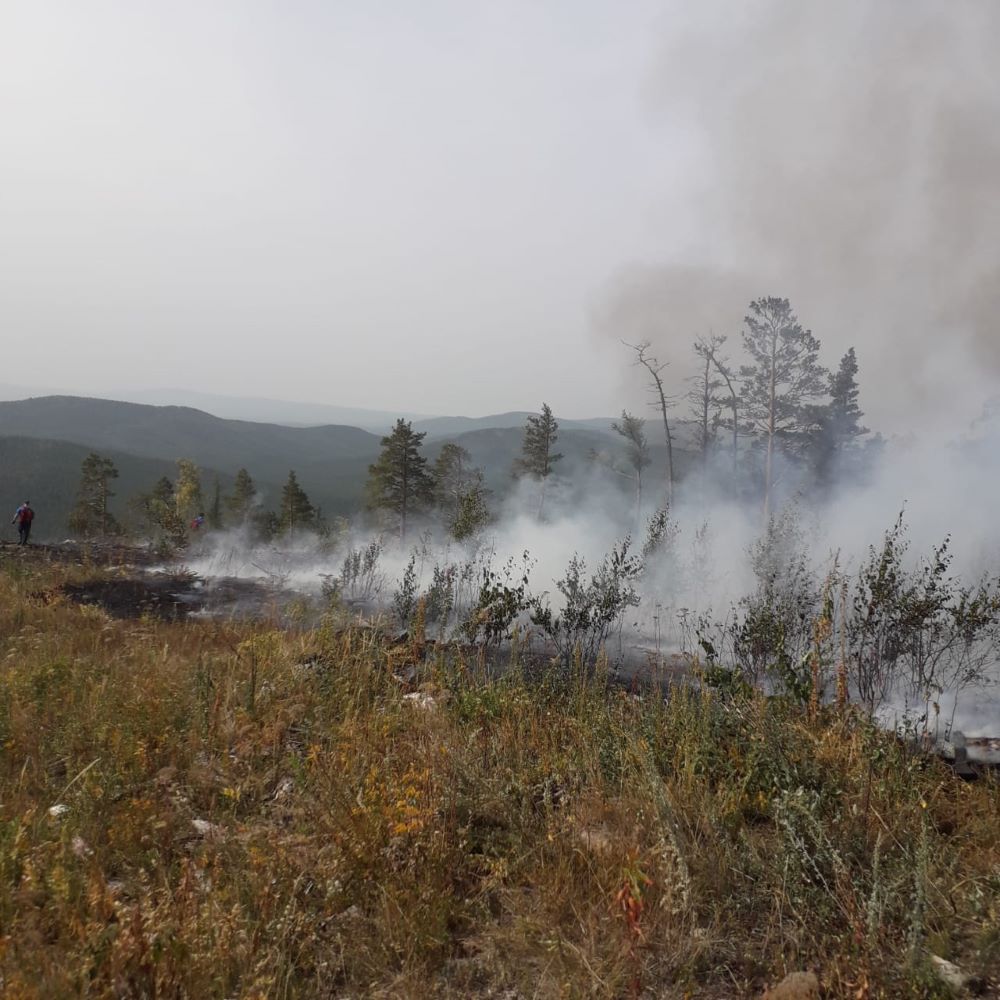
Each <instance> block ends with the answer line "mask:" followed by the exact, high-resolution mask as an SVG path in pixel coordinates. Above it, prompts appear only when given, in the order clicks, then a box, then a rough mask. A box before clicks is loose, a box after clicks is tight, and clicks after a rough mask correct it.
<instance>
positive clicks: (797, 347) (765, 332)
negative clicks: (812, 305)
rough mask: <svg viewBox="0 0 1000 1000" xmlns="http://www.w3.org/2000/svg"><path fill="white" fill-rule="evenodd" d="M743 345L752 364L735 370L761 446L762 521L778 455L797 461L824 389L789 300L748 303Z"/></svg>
mask: <svg viewBox="0 0 1000 1000" xmlns="http://www.w3.org/2000/svg"><path fill="white" fill-rule="evenodd" d="M744 324H745V327H746V329H745V330H744V332H743V345H744V347H745V348H746V351H747V353H748V354H749V355H750V358H751V364H749V365H743V366H742V367H741V368H740V376H741V378H742V381H743V393H742V411H743V419H744V420H745V421H746V422H747V423H748V424H749V425H750V427H751V428H752V429H754V430H755V431H756V432H757V433H758V434H759V435H760V437H761V439H762V441H763V445H764V456H765V457H764V487H763V491H764V517H765V519H768V518H769V517H770V515H771V511H772V507H773V500H774V486H775V478H776V472H777V467H776V462H777V458H778V455H779V454H783V455H785V456H790V457H796V458H797V457H800V456H801V455H802V454H803V453H804V452H805V451H806V450H807V448H808V445H809V442H810V440H811V439H812V436H813V434H814V432H815V430H816V427H817V417H816V406H815V400H816V399H817V398H818V397H820V396H821V395H823V393H824V391H825V390H826V387H827V380H828V377H829V376H828V373H827V371H826V369H825V368H823V366H822V365H821V364H820V363H819V341H818V340H817V339H816V338H815V337H814V336H813V335H812V332H811V331H810V330H806V329H804V328H803V327H802V325H801V324H800V323H799V321H798V318H797V317H796V315H795V313H794V312H793V311H792V307H791V305H790V304H789V302H788V299H778V298H762V299H757V300H756V301H754V302H751V303H750V311H749V312H748V313H747V315H746V318H745V319H744Z"/></svg>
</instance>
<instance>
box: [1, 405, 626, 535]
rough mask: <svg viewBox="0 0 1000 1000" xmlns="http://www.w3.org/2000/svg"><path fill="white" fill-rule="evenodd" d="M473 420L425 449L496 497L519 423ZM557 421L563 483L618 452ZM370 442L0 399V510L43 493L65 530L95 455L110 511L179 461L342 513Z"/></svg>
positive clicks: (331, 430) (580, 427)
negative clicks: (461, 461)
mask: <svg viewBox="0 0 1000 1000" xmlns="http://www.w3.org/2000/svg"><path fill="white" fill-rule="evenodd" d="M487 419H488V418H487ZM483 423H484V421H483V420H473V421H469V425H471V427H470V429H468V430H466V431H465V433H461V428H462V426H463V425H462V424H459V425H456V427H455V428H454V429H453V430H452V432H451V433H440V431H443V430H445V428H444V427H439V428H436V429H437V430H438V431H439V433H438V434H434V433H433V431H434V430H435V428H428V430H429V431H431V433H430V434H429V435H428V438H427V440H426V442H425V452H426V454H427V456H428V458H429V459H430V460H431V461H433V460H434V458H435V457H436V455H437V453H438V451H439V450H440V448H441V447H442V446H443V445H444V444H445V443H446V442H448V441H454V442H455V443H457V444H460V445H462V446H463V447H465V448H466V449H467V450H468V451H469V453H470V456H471V459H472V461H473V462H474V463H475V464H476V465H479V466H480V467H482V468H483V469H484V471H485V473H486V481H487V485H488V486H489V487H490V488H491V489H492V490H493V491H494V493H495V494H502V493H503V492H504V491H505V490H506V489H507V488H508V487H509V486H510V484H511V472H510V470H511V465H512V462H513V460H514V458H515V457H516V456H517V454H518V452H519V450H520V446H521V441H522V437H523V422H521V423H520V426H511V424H512V423H513V421H507V422H505V423H506V424H507V426H499V427H488V426H483ZM566 423H567V426H566V427H560V430H559V439H558V450H559V451H560V452H561V453H562V454H563V455H564V456H565V458H564V461H563V462H561V463H560V473H561V474H563V475H565V476H569V477H573V478H581V473H582V472H583V470H584V467H585V466H587V465H588V463H589V461H590V455H591V453H592V452H594V451H605V450H614V449H615V448H620V447H621V445H620V440H619V439H618V438H617V436H616V435H614V434H611V433H608V432H607V431H603V430H600V429H598V428H599V427H600V425H601V423H602V422H601V421H594V422H582V421H581V422H578V421H567V422H566ZM588 425H591V426H588ZM593 425H596V426H593ZM456 431H457V432H456ZM32 439H34V441H32ZM380 447H381V437H380V436H379V435H378V434H373V433H370V432H368V431H365V430H361V429H360V428H357V427H348V426H341V425H328V426H322V427H289V426H284V425H280V424H266V423H252V422H250V421H244V420H226V419H222V418H220V417H215V416H212V415H210V414H208V413H203V412H202V411H201V410H196V409H192V408H190V407H181V406H149V405H144V404H138V403H124V402H117V401H113V400H105V399H91V398H85V397H78V396H41V397H36V398H33V399H25V400H18V401H14V402H0V504H2V503H6V504H7V505H10V504H11V503H13V504H14V505H15V506H16V503H17V502H18V501H20V500H23V499H24V498H25V496H28V497H29V498H30V499H31V500H32V501H33V502H36V503H38V504H39V505H40V504H41V502H42V500H41V498H43V497H44V498H46V501H47V506H48V510H49V514H48V516H46V518H45V519H44V521H43V519H42V518H41V515H40V517H39V525H38V528H39V531H40V532H41V531H42V525H43V524H46V525H47V528H46V531H45V535H46V537H54V536H55V535H57V534H58V535H61V534H64V533H65V532H66V530H67V529H66V521H65V518H66V515H67V514H68V512H69V508H70V507H71V506H72V502H73V496H74V494H75V489H76V484H77V482H78V481H79V473H80V464H81V462H82V460H83V458H84V457H85V456H86V454H87V453H88V452H90V451H95V452H98V453H99V454H101V455H104V456H106V457H108V458H111V459H112V460H113V461H114V463H115V465H116V466H117V468H118V470H119V472H120V474H121V475H120V479H119V480H118V481H117V482H116V484H115V491H116V493H117V494H118V496H117V498H116V500H115V502H114V504H113V505H112V506H113V508H114V510H115V512H116V513H118V514H119V515H120V514H121V513H123V512H124V507H125V503H126V501H127V500H128V499H130V498H131V497H133V496H135V495H136V494H137V493H140V492H145V491H148V490H149V489H151V488H152V486H153V484H154V483H155V482H156V480H157V479H159V478H160V477H161V476H163V475H166V476H168V477H170V478H171V479H172V478H173V477H174V475H175V473H176V467H175V464H174V463H175V462H176V460H177V459H179V458H189V459H192V460H193V461H194V462H196V463H197V464H198V465H199V466H200V467H201V469H202V473H203V475H202V485H203V488H204V490H205V492H206V495H207V494H208V493H209V492H210V491H211V489H212V488H213V483H214V478H215V476H216V475H218V476H219V477H220V482H221V483H222V486H223V489H228V486H229V484H230V483H231V481H232V477H233V476H234V475H235V473H236V472H237V471H238V470H239V469H240V468H246V469H248V470H249V472H250V474H251V475H252V476H253V478H254V482H255V483H256V484H257V487H258V489H259V490H260V493H261V499H262V501H263V503H264V504H265V506H268V507H276V506H277V504H278V501H279V497H280V492H281V485H282V484H283V483H284V482H285V480H286V478H287V476H288V473H289V471H290V470H293V469H294V470H295V472H296V474H297V477H298V479H299V482H300V483H301V485H302V486H303V488H304V489H305V490H306V492H307V493H308V495H309V497H310V499H311V500H312V502H313V503H314V504H317V505H319V506H321V507H322V508H323V510H324V511H325V512H326V513H327V514H328V515H329V514H351V513H352V512H354V511H356V510H357V509H358V508H359V507H360V505H361V503H362V499H363V496H364V488H365V481H366V479H367V477H368V467H369V465H370V464H371V463H372V462H374V461H375V459H376V458H377V456H378V454H379V450H380ZM12 509H13V508H12Z"/></svg>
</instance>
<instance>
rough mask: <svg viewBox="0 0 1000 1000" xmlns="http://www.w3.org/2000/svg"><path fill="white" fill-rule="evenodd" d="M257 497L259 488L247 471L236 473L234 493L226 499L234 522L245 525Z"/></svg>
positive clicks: (242, 470) (241, 470)
mask: <svg viewBox="0 0 1000 1000" xmlns="http://www.w3.org/2000/svg"><path fill="white" fill-rule="evenodd" d="M256 497H257V487H256V486H255V485H254V481H253V480H252V479H251V478H250V473H249V472H247V470H246V469H240V471H239V472H237V473H236V480H235V481H234V482H233V492H232V493H231V494H230V495H229V496H228V497H226V501H225V503H226V510H227V511H229V513H230V514H231V515H232V519H233V521H235V522H236V523H237V524H243V523H244V522H245V521H246V520H247V518H248V517H249V516H250V512H251V511H252V510H253V508H254V504H255V501H256Z"/></svg>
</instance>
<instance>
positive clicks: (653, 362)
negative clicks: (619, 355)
mask: <svg viewBox="0 0 1000 1000" xmlns="http://www.w3.org/2000/svg"><path fill="white" fill-rule="evenodd" d="M622 343H623V344H624V345H625V346H626V347H627V348H629V349H630V350H632V351H634V352H635V362H634V363H635V364H637V365H639V366H640V367H642V368H645V369H646V372H647V374H648V375H649V383H650V391H651V392H652V393H653V396H654V402H653V403H652V406H653V407H654V408H656V409H659V411H660V415H661V416H662V417H663V436H664V440H665V442H666V445H667V506H668V507H672V506H673V502H674V438H673V434H672V432H671V430H670V418H669V416H668V413H667V411H668V410H669V409H670V408H671V407H672V406H673V401H672V400H671V399H670V398H669V397H668V396H667V393H666V390H665V389H664V387H663V370H664V369H665V368H667V367H668V366H669V362H666V361H665V362H663V363H662V364H661V363H660V361H659V360H658V359H657V358H656V356H655V355H653V354H651V353H650V350H649V347H650V345H649V341H648V340H646V341H643V342H642V343H641V344H630V343H628V341H625V340H623V341H622Z"/></svg>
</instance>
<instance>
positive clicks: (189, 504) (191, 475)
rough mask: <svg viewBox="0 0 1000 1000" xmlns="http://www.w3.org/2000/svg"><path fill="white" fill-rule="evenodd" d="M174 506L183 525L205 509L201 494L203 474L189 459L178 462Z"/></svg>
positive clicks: (181, 459) (180, 459)
mask: <svg viewBox="0 0 1000 1000" xmlns="http://www.w3.org/2000/svg"><path fill="white" fill-rule="evenodd" d="M174 506H175V509H176V511H177V517H178V518H179V519H180V521H181V523H182V524H187V523H188V522H189V521H190V520H191V519H192V518H194V517H195V516H197V515H198V514H200V513H202V511H203V510H204V507H205V502H204V499H203V498H202V493H201V472H200V471H199V469H198V466H197V465H196V464H195V463H194V462H192V461H191V459H189V458H179V459H178V460H177V483H176V485H175V486H174Z"/></svg>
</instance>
